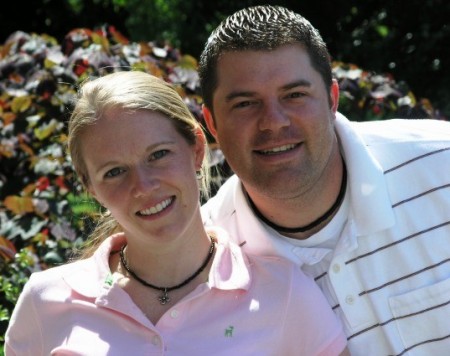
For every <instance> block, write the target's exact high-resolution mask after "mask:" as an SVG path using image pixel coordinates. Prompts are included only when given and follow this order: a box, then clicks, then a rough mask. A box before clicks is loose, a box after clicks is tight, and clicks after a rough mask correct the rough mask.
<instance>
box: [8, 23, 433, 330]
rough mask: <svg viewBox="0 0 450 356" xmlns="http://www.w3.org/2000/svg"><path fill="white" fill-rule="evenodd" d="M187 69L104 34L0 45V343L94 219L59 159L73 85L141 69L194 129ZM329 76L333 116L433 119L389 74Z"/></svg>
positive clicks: (183, 59)
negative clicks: (336, 95) (23, 295)
mask: <svg viewBox="0 0 450 356" xmlns="http://www.w3.org/2000/svg"><path fill="white" fill-rule="evenodd" d="M196 68H197V61H196V59H195V58H193V57H192V56H189V55H183V54H181V53H180V51H179V50H177V49H176V48H173V47H172V46H171V45H170V44H168V43H157V42H139V43H130V42H129V41H128V39H127V38H125V37H124V36H123V35H122V34H121V33H119V32H117V31H116V30H115V29H114V27H112V26H104V27H101V28H98V29H95V30H90V29H86V28H79V29H74V30H72V31H70V32H69V33H68V34H67V36H66V37H65V39H64V41H63V43H62V44H59V43H58V42H57V41H56V40H55V38H53V37H51V36H48V35H45V34H43V35H37V34H35V33H31V34H30V33H24V32H21V31H18V32H15V33H13V34H11V36H10V37H9V38H8V39H7V40H6V42H5V43H4V44H3V45H2V46H1V47H0V163H1V167H2V168H1V169H2V170H1V172H0V272H1V277H0V328H1V334H0V335H4V332H5V331H6V326H7V322H8V320H9V317H10V314H11V311H12V308H13V306H14V305H15V303H16V301H17V298H18V296H19V294H20V292H21V290H22V288H23V285H24V284H25V282H26V281H27V279H28V277H29V275H30V274H31V273H32V272H34V271H38V270H43V269H46V268H49V267H52V266H55V265H58V264H61V263H64V262H66V261H67V260H69V259H70V257H71V256H72V254H73V251H74V250H76V249H77V248H79V247H80V246H81V245H82V244H83V243H84V241H85V239H86V237H87V236H88V235H89V233H90V231H91V230H92V228H93V224H94V222H93V221H94V217H95V214H96V213H97V212H98V211H99V207H98V206H97V204H96V203H95V202H94V201H92V200H91V199H90V198H89V197H88V196H87V195H85V194H84V192H83V189H82V187H81V185H80V183H79V181H78V180H77V178H76V177H75V176H74V173H73V171H72V166H71V162H70V159H69V158H68V157H67V155H66V153H65V143H66V129H67V127H66V122H67V119H68V116H69V113H70V111H71V108H72V102H73V99H74V97H75V95H76V89H77V87H78V86H79V84H80V83H81V82H82V81H83V80H85V79H86V78H88V77H92V76H99V75H103V74H105V73H109V72H113V71H118V70H131V69H132V70H142V71H145V72H148V73H151V74H153V75H156V76H158V77H160V78H163V79H164V80H166V81H169V82H171V83H173V84H174V85H175V86H176V88H177V89H178V91H179V93H180V95H181V96H182V97H183V98H184V100H185V101H186V103H187V104H188V106H189V107H190V109H191V111H192V113H193V114H194V116H196V118H197V119H198V120H199V121H200V122H201V123H202V124H203V118H202V115H201V98H200V96H199V86H198V75H197V71H196ZM333 71H334V74H335V76H336V78H337V79H338V80H339V83H340V86H341V89H342V93H341V102H340V105H341V111H342V112H343V113H344V114H346V115H348V117H349V118H351V119H354V120H360V121H362V120H373V119H385V118H390V117H394V116H403V117H432V116H434V115H436V114H437V111H436V110H434V109H433V107H432V106H431V104H430V103H428V102H426V101H420V102H417V101H416V99H415V97H414V95H413V94H412V93H411V92H410V91H409V89H408V87H407V85H406V84H405V83H401V82H399V83H397V82H395V81H394V79H393V78H392V77H390V76H387V75H379V74H376V73H369V72H366V71H364V70H362V69H360V68H358V67H357V66H355V65H350V64H344V63H338V62H336V63H334V69H333ZM207 136H208V138H209V141H210V143H211V144H213V143H214V142H213V138H212V137H211V136H210V135H209V134H208V133H207ZM213 158H214V159H213V163H212V164H213V165H214V167H215V168H217V170H215V171H214V172H216V174H215V175H214V172H213V175H214V177H215V182H214V183H215V185H214V186H213V191H214V190H215V189H217V187H218V186H220V184H221V182H222V181H223V179H225V178H226V177H227V176H228V175H229V174H230V173H231V172H230V171H229V169H227V165H226V162H224V161H223V158H222V156H221V153H220V150H215V151H214V156H213ZM221 170H223V171H222V175H221V174H219V173H218V172H219V171H221Z"/></svg>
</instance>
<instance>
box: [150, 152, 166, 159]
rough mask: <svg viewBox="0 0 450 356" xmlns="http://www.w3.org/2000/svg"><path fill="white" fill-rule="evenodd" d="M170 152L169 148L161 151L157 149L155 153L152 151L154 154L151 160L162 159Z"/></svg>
mask: <svg viewBox="0 0 450 356" xmlns="http://www.w3.org/2000/svg"><path fill="white" fill-rule="evenodd" d="M168 153H169V151H168V150H159V151H156V152H154V153H152V154H151V155H150V160H151V161H153V160H157V159H161V158H163V157H164V156H165V155H167V154H168Z"/></svg>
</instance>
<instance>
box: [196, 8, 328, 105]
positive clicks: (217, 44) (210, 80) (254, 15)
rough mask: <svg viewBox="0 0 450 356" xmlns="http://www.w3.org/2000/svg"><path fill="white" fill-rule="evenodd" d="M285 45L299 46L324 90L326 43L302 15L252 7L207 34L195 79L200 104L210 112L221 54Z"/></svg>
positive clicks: (267, 49) (241, 11)
mask: <svg viewBox="0 0 450 356" xmlns="http://www.w3.org/2000/svg"><path fill="white" fill-rule="evenodd" d="M287 44H300V45H301V46H303V47H304V48H305V49H306V51H307V52H308V55H309V57H310V60H311V64H312V66H313V68H314V69H315V70H317V71H318V72H319V74H320V75H321V77H322V79H323V81H324V83H325V85H326V88H328V90H330V88H331V83H332V71H331V59H330V54H329V52H328V49H327V47H326V44H325V42H324V40H323V39H322V37H321V36H320V34H319V31H318V30H317V29H316V28H314V27H313V26H312V25H311V23H310V22H309V21H308V20H307V19H305V18H304V17H303V16H301V15H299V14H297V13H295V12H293V11H291V10H288V9H286V8H284V7H281V6H271V5H265V6H253V7H248V8H245V9H242V10H240V11H237V12H236V13H234V14H233V15H231V16H229V17H228V18H226V19H225V20H223V21H222V22H221V23H220V24H219V26H218V27H217V28H216V29H215V30H214V31H213V32H212V33H211V35H210V37H209V39H208V41H207V42H206V45H205V48H204V50H203V52H202V54H201V55H200V63H199V70H198V72H199V76H200V87H201V90H202V96H203V102H204V104H205V105H206V106H207V107H208V108H209V109H210V110H211V112H213V94H214V91H215V90H216V88H217V62H218V60H219V58H220V56H221V55H222V54H223V53H225V52H232V51H246V50H260V51H271V50H274V49H277V48H278V47H280V46H283V45H287Z"/></svg>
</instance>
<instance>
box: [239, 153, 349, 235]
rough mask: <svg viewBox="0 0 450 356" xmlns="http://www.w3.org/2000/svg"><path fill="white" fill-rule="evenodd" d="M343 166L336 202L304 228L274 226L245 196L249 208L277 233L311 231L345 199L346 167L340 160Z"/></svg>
mask: <svg viewBox="0 0 450 356" xmlns="http://www.w3.org/2000/svg"><path fill="white" fill-rule="evenodd" d="M342 162H343V165H344V172H343V173H342V182H341V188H340V190H339V194H338V196H337V198H336V201H335V202H334V204H333V205H332V206H331V208H330V209H328V210H327V211H326V212H325V214H323V215H322V216H319V217H318V218H317V219H316V220H314V221H313V222H312V223H310V224H308V225H306V226H300V227H285V226H280V225H277V224H275V223H274V222H272V221H270V220H269V219H267V218H266V217H265V216H264V215H263V214H262V213H261V212H260V211H259V210H258V208H257V207H256V205H255V203H253V201H252V200H251V199H250V196H249V195H248V194H247V198H248V201H249V203H250V207H251V209H252V210H253V212H254V213H255V215H256V216H257V217H258V218H259V219H260V220H262V221H263V222H264V223H266V224H267V225H269V226H270V227H271V228H272V229H274V230H276V231H278V232H284V233H297V232H306V231H308V230H311V229H313V228H315V227H316V226H319V225H320V224H321V223H322V222H324V221H326V220H327V219H328V218H329V217H330V216H331V215H333V214H334V213H335V212H336V210H337V209H338V208H339V206H340V205H341V204H342V201H343V200H344V197H345V191H346V188H347V167H346V165H345V161H344V160H342Z"/></svg>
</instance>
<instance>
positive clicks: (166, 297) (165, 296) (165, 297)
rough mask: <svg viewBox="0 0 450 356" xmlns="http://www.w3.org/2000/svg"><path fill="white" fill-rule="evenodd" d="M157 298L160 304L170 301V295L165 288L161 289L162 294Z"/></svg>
mask: <svg viewBox="0 0 450 356" xmlns="http://www.w3.org/2000/svg"><path fill="white" fill-rule="evenodd" d="M158 300H159V302H160V303H161V305H165V304H167V303H169V302H170V297H169V295H168V294H167V289H164V290H163V294H162V295H161V296H160V297H158Z"/></svg>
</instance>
